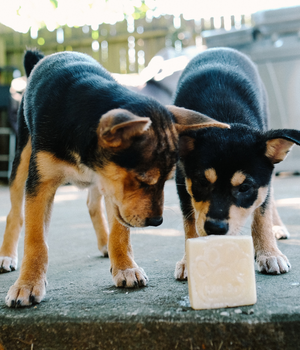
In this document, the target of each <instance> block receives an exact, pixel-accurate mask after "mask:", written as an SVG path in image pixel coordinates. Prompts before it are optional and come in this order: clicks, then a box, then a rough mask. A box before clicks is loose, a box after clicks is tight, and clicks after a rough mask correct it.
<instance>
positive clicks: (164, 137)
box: [97, 106, 228, 227]
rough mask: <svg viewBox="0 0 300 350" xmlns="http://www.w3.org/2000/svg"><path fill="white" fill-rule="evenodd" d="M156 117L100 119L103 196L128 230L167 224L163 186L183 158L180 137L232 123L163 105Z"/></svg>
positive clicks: (120, 113)
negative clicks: (179, 149)
mask: <svg viewBox="0 0 300 350" xmlns="http://www.w3.org/2000/svg"><path fill="white" fill-rule="evenodd" d="M149 115H150V116H145V117H141V116H137V115H135V114H134V113H132V112H130V111H128V110H124V109H115V110H111V111H109V112H108V113H106V114H105V115H103V116H102V117H101V119H100V122H99V126H98V130H97V134H98V145H99V152H100V153H101V158H103V156H104V157H105V159H106V161H105V162H104V164H102V165H101V167H99V170H98V173H99V177H100V182H101V184H100V185H99V186H100V189H101V192H102V193H103V194H104V195H105V196H106V197H107V198H108V200H109V201H110V202H111V204H112V207H113V210H114V215H115V216H116V217H117V218H118V219H119V221H120V222H121V223H122V224H124V225H127V226H136V227H143V226H149V225H151V226H158V225H160V224H161V223H162V212H163V201H164V198H163V188H164V184H165V181H166V180H167V179H169V178H170V177H172V175H173V169H174V166H175V163H176V161H177V159H178V140H179V135H180V134H182V133H183V132H184V131H186V130H188V129H190V130H191V129H199V128H201V127H209V126H219V127H228V126H227V125H226V124H222V123H218V122H217V121H215V120H213V119H211V118H208V117H206V116H204V115H202V114H200V113H197V112H192V111H188V110H186V109H183V108H177V107H174V106H169V107H168V108H165V107H163V106H159V108H157V106H156V108H155V109H154V110H153V111H151V113H150V114H149Z"/></svg>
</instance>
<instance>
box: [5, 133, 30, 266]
mask: <svg viewBox="0 0 300 350" xmlns="http://www.w3.org/2000/svg"><path fill="white" fill-rule="evenodd" d="M30 156H31V140H30V139H29V141H28V143H27V145H26V146H25V147H24V149H23V151H22V154H21V160H20V164H19V166H18V169H17V173H16V176H15V179H14V181H13V182H12V184H11V185H10V201H11V210H10V212H9V214H8V216H7V222H6V228H5V233H4V238H3V243H2V246H1V248H0V256H1V257H5V258H7V257H9V258H12V260H13V263H12V264H11V265H12V266H13V267H14V268H17V266H16V265H17V259H18V258H17V257H18V249H17V248H18V241H19V236H20V232H21V229H22V226H23V213H22V211H23V198H24V187H25V182H26V179H27V176H28V166H29V160H30ZM0 264H3V267H6V266H5V264H4V261H3V262H1V258H0ZM8 268H9V266H8Z"/></svg>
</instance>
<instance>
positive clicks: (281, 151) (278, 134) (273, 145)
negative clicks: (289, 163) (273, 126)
mask: <svg viewBox="0 0 300 350" xmlns="http://www.w3.org/2000/svg"><path fill="white" fill-rule="evenodd" d="M266 139H267V141H266V152H265V155H266V156H267V157H268V158H269V159H270V161H271V162H272V163H273V164H276V163H279V162H281V161H283V160H284V159H285V157H286V156H287V155H288V153H289V152H290V150H291V148H292V147H293V146H294V144H297V145H300V131H298V130H293V129H279V130H270V131H267V132H266Z"/></svg>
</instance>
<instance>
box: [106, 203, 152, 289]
mask: <svg viewBox="0 0 300 350" xmlns="http://www.w3.org/2000/svg"><path fill="white" fill-rule="evenodd" d="M105 204H106V210H107V215H108V222H109V226H110V234H109V239H108V253H109V258H110V262H111V273H112V277H113V281H114V283H115V285H116V286H117V287H131V288H132V287H137V286H145V285H146V284H147V281H148V277H147V275H146V274H145V271H144V270H143V269H142V268H141V267H139V266H138V265H137V264H136V262H135V261H134V258H133V251H132V247H131V243H130V230H129V228H128V227H125V226H124V225H122V224H121V223H120V222H119V221H118V220H117V218H116V217H115V216H114V211H113V204H112V203H111V201H110V200H109V199H107V198H106V199H105Z"/></svg>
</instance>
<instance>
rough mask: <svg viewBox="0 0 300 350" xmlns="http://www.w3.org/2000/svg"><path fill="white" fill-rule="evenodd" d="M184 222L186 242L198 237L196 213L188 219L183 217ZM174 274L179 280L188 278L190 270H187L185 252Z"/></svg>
mask: <svg viewBox="0 0 300 350" xmlns="http://www.w3.org/2000/svg"><path fill="white" fill-rule="evenodd" d="M183 224H184V233H185V242H186V240H187V239H189V238H196V237H198V234H197V232H196V226H195V225H196V224H195V218H194V214H193V215H192V216H190V217H189V218H188V219H186V218H183ZM174 276H175V278H176V279H178V280H186V279H187V278H188V270H187V264H186V254H185V253H184V256H183V258H182V260H180V261H178V262H177V263H176V267H175V274H174Z"/></svg>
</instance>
